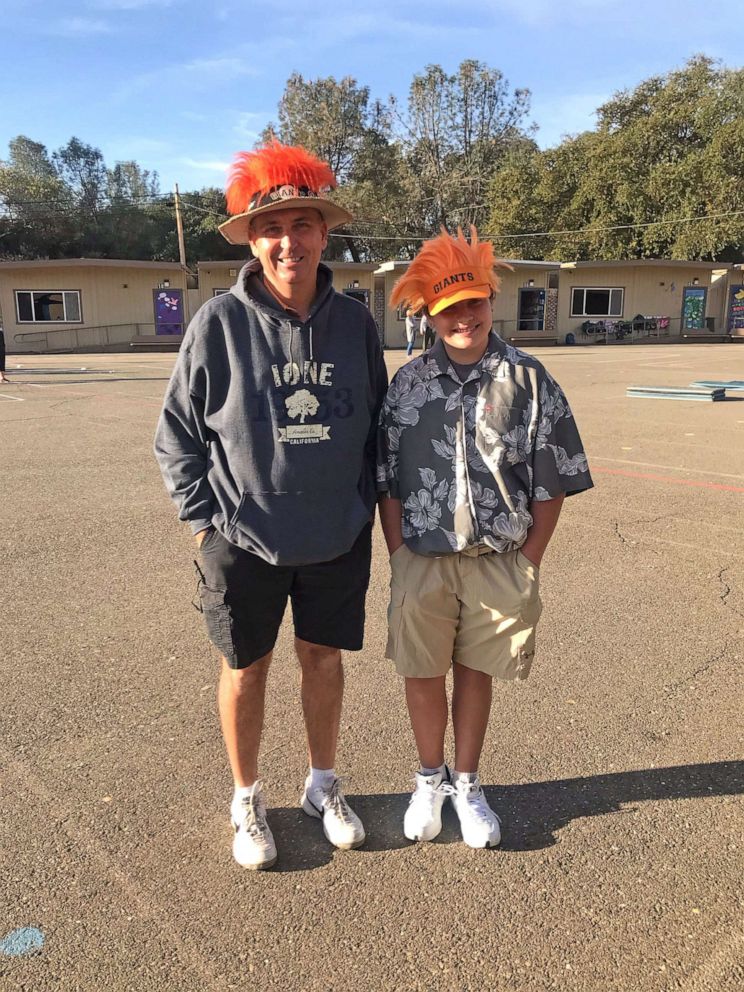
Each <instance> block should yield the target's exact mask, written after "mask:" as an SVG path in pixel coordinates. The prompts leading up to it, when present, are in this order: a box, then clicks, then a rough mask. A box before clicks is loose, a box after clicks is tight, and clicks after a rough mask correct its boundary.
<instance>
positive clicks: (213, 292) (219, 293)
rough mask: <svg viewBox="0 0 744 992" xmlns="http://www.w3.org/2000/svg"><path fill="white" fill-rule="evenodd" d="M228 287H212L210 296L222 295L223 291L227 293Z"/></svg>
mask: <svg viewBox="0 0 744 992" xmlns="http://www.w3.org/2000/svg"><path fill="white" fill-rule="evenodd" d="M229 292H230V290H229V289H213V290H212V296H224V295H225V293H229Z"/></svg>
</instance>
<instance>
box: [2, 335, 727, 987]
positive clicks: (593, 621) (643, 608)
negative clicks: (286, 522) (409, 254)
mask: <svg viewBox="0 0 744 992" xmlns="http://www.w3.org/2000/svg"><path fill="white" fill-rule="evenodd" d="M538 354H539V357H540V358H541V359H542V360H543V361H544V362H545V364H546V365H547V367H548V369H549V370H550V371H551V372H552V373H553V375H554V376H555V377H556V378H557V379H558V381H559V382H560V383H561V385H562V386H563V387H564V388H565V390H566V392H567V394H568V396H569V399H570V401H571V405H572V408H573V410H574V413H575V415H576V418H577V420H578V424H579V427H580V430H581V433H582V436H583V439H584V442H585V445H586V450H587V454H588V456H589V462H590V466H591V469H592V472H593V475H594V481H595V485H596V488H595V489H594V490H593V491H592V492H590V493H586V494H583V495H580V496H576V497H575V498H571V499H569V500H568V501H567V503H566V506H565V510H564V512H563V515H562V519H561V521H560V524H559V529H558V532H557V535H556V537H555V538H554V540H553V543H552V544H551V546H550V548H549V550H548V553H547V555H546V557H545V560H544V562H543V567H542V575H541V592H542V597H543V600H544V604H545V609H544V613H543V618H542V621H541V625H540V629H539V634H538V640H539V645H538V655H537V659H536V662H535V666H534V669H533V674H532V677H531V678H530V680H529V681H527V682H525V683H520V684H502V685H499V686H497V688H496V691H495V698H494V707H493V716H492V721H491V726H490V729H489V733H488V737H487V741H486V747H485V752H484V757H483V762H482V769H481V774H482V778H483V781H484V782H485V783H486V784H487V787H488V794H489V798H490V800H491V803H492V805H493V806H494V807H495V808H496V809H497V810H498V812H499V813H500V814H501V816H502V819H503V822H504V828H503V831H504V840H503V844H502V846H501V848H500V849H498V850H496V851H472V850H469V849H468V848H466V847H465V846H464V845H463V844H462V843H461V842H460V840H459V835H458V832H457V829H456V823H455V819H454V814H453V813H452V811H451V810H448V811H447V814H446V817H445V821H446V822H445V828H444V831H443V833H442V835H441V836H440V838H439V839H438V840H437V841H436V842H435V843H433V844H429V845H411V844H409V843H408V842H407V841H405V840H404V839H403V836H402V830H401V822H402V817H403V812H404V810H405V806H406V803H407V797H408V793H409V790H410V788H411V785H412V776H413V772H414V769H415V767H416V762H415V754H414V749H413V742H412V738H411V734H410V730H409V726H408V720H407V716H406V712H405V707H404V701H403V694H402V686H401V684H400V681H399V680H398V678H397V676H396V675H395V674H394V673H393V672H392V670H391V667H390V665H389V663H387V662H386V661H385V659H384V656H383V649H384V641H385V607H386V599H387V590H388V581H389V576H388V565H387V557H386V554H385V552H384V544H383V541H382V538H381V534H380V532H379V529H378V528H376V532H375V558H374V566H373V577H372V584H371V588H370V594H369V598H368V632H367V638H366V644H365V648H364V650H363V651H362V652H361V653H359V654H356V655H348V656H347V659H346V679H347V681H346V698H345V707H344V714H343V719H342V740H341V748H340V754H339V760H338V763H337V768H338V769H339V770H340V771H341V773H342V774H344V775H345V776H348V784H347V786H346V789H347V794H348V795H349V797H350V800H351V802H352V804H353V805H354V807H355V808H356V810H357V811H358V812H359V813H360V815H361V816H362V817H363V819H364V821H365V824H366V827H367V833H368V842H367V844H366V846H365V847H363V848H362V849H360V850H358V851H350V852H341V851H335V850H333V849H331V848H330V847H329V846H328V845H327V843H326V842H325V840H324V838H323V835H322V832H321V829H320V826H319V824H318V821H315V820H310V819H308V818H307V817H305V816H304V815H303V813H302V812H301V810H300V809H299V806H298V800H299V796H300V793H301V787H302V780H303V777H304V774H305V763H306V756H305V751H304V741H303V733H302V722H301V713H300V702H299V693H298V674H297V665H296V662H295V661H294V659H293V656H292V651H291V643H292V642H291V633H290V630H289V628H288V626H287V625H286V624H285V627H284V629H283V631H282V635H281V637H280V641H279V643H278V645H277V650H276V655H275V661H274V667H273V672H272V675H271V677H270V684H269V693H268V713H267V721H266V730H265V735H264V742H263V762H262V764H263V768H262V774H263V777H264V780H265V783H266V785H265V788H266V795H267V799H268V806H269V821H270V823H271V825H272V827H273V829H274V833H275V836H276V839H277V845H278V847H279V862H278V864H277V866H276V868H275V869H274V870H272V871H269V872H245V871H242V870H241V869H239V868H238V867H237V866H236V865H235V864H234V863H233V862H232V859H231V854H230V838H231V831H230V827H229V822H228V803H229V798H230V794H231V783H230V779H229V775H228V770H227V763H226V759H225V756H224V753H223V747H222V742H221V737H220V734H219V730H218V724H217V712H216V699H215V689H216V681H217V672H218V666H217V658H216V653H215V652H214V651H213V649H212V648H211V647H210V645H209V644H208V642H207V640H206V635H205V633H204V630H203V626H202V622H201V617H200V616H199V614H197V613H196V611H195V610H194V609H193V608H192V605H191V601H192V599H193V597H194V594H195V585H196V583H195V578H194V567H193V559H194V558H195V556H196V551H195V546H194V542H193V539H192V538H191V537H190V535H189V533H188V532H187V530H186V529H185V527H184V525H182V524H179V523H178V521H177V519H176V514H175V510H174V508H173V506H172V504H171V503H170V501H169V500H168V498H167V497H166V495H165V492H164V490H163V487H162V483H161V479H160V474H159V471H158V469H157V466H156V464H155V462H154V459H153V457H152V454H151V448H152V436H153V431H154V428H155V422H156V419H157V416H158V412H159V407H160V401H161V397H162V394H163V391H164V389H165V386H166V383H167V380H168V377H169V373H170V370H171V368H172V364H173V356H170V355H162V354H160V355H141V354H126V355H95V356H93V355H84V356H81V355H66V356H54V355H52V356H44V357H38V356H23V357H21V356H13V355H11V356H9V358H8V372H9V375H10V378H11V383H10V384H9V385H7V386H0V554H1V555H2V584H1V586H0V588H2V598H1V602H2V607H1V609H0V655H1V657H2V661H1V663H0V678H1V680H2V693H1V703H0V720H1V723H2V734H1V736H0V766H1V774H0V804H1V812H0V864H1V866H2V871H1V873H0V986H1V987H2V989H3V990H4V992H5V990H7V992H16V990H19V992H20V990H22V992H47V990H59V992H76V990H84V992H98V990H102V989H105V990H110V992H120V990H132V992H135V990H136V992H139V990H143V992H144V990H148V992H149V990H153V992H225V990H228V989H241V990H242V989H256V990H261V992H263V990H277V992H279V990H281V992H300V990H301V992H321V990H322V992H328V990H331V992H335V990H343V992H351V990H362V992H366V990H374V992H393V990H395V992H414V990H417V992H418V990H421V992H438V990H445V989H446V990H456V992H460V990H462V992H480V990H495V992H502V990H503V992H543V990H548V989H560V990H562V992H573V990H577V992H578V990H581V992H584V990H586V992H609V990H613V992H614V990H628V992H652V990H653V992H657V990H658V992H662V990H663V992H667V990H669V992H671V990H675V992H678V990H679V992H701V990H710V992H734V990H740V989H741V988H742V987H743V986H744V923H743V916H744V914H743V913H742V908H743V905H744V899H743V896H742V876H743V875H744V809H743V806H744V803H743V801H742V794H743V793H744V760H743V757H744V756H743V755H742V742H743V740H744V719H742V716H743V712H744V706H743V705H742V704H743V702H744V692H743V691H742V678H741V674H742V668H743V667H744V666H743V664H742V663H743V661H744V637H743V635H744V393H740V394H738V395H737V394H735V393H732V394H730V397H729V398H728V399H727V400H726V401H725V402H722V403H707V404H706V403H698V402H679V401H662V400H650V399H649V400H647V399H629V398H626V396H625V388H626V386H628V385H631V384H634V385H635V384H647V385H670V386H676V385H681V386H686V385H688V384H689V383H690V382H692V381H693V380H694V379H701V378H708V379H712V378H721V379H744V346H742V345H734V344H732V345H728V344H727V345H722V344H715V345H697V344H696V345H686V346H665V347H625V346H614V347H613V346H607V347H595V348H593V349H589V348H545V349H541V350H540V351H539V352H538ZM403 358H404V356H403V355H402V353H400V352H394V353H389V355H388V359H389V364H390V367H391V369H394V368H397V367H398V366H399V365H400V364H401V362H402V360H403ZM17 366H22V367H17ZM328 512H329V513H332V512H333V508H332V507H330V506H329V508H328Z"/></svg>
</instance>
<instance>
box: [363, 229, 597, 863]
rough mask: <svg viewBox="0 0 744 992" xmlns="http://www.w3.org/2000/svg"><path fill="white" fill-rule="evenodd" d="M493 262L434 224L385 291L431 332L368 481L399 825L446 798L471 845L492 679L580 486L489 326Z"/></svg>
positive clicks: (519, 367)
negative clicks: (410, 768)
mask: <svg viewBox="0 0 744 992" xmlns="http://www.w3.org/2000/svg"><path fill="white" fill-rule="evenodd" d="M495 265H496V262H495V259H494V253H493V246H492V245H490V244H489V243H488V242H482V241H479V240H478V236H477V232H476V230H475V228H474V227H473V228H471V240H470V243H468V242H467V241H466V240H465V238H464V237H463V235H462V232H461V231H459V232H458V236H457V237H451V236H450V235H449V234H447V233H446V232H444V231H443V232H442V234H440V235H439V236H438V237H436V238H434V239H432V240H431V241H427V242H425V244H424V245H423V247H422V248H421V250H420V252H419V253H418V255H417V256H416V258H415V259H414V260H413V261H412V262H411V264H410V265H409V267H408V269H407V271H406V273H405V275H404V276H402V278H401V279H399V280H398V282H397V283H396V284H395V286H394V287H393V293H392V296H391V299H390V303H391V306H398V305H401V304H402V305H405V306H409V307H412V308H414V309H416V308H418V307H420V306H422V305H423V306H424V307H425V308H426V315H427V319H428V321H429V323H430V324H431V326H432V327H433V328H434V330H435V331H436V335H437V340H436V343H435V344H434V346H433V347H432V348H431V350H430V351H427V352H425V353H424V354H423V355H421V356H420V357H418V358H415V359H414V360H413V361H412V362H409V363H408V364H407V365H404V366H403V368H401V369H400V370H399V372H398V373H397V375H396V376H395V378H394V379H393V381H392V383H391V385H390V389H389V390H388V394H387V398H386V401H385V404H384V405H383V409H382V414H381V418H380V444H379V465H378V476H377V477H378V488H379V489H380V492H381V493H382V494H383V495H382V497H381V500H380V519H381V522H382V527H383V532H384V534H385V539H386V541H387V545H388V550H389V552H390V568H391V572H392V582H391V592H390V608H389V611H388V621H389V636H388V643H387V651H386V654H387V657H388V658H389V659H391V660H392V661H393V662H394V663H395V667H396V671H397V672H398V674H400V675H402V676H403V677H404V678H405V692H406V702H407V704H408V712H409V715H410V718H411V725H412V728H413V733H414V737H415V739H416V746H417V749H418V754H419V761H420V767H419V771H418V773H417V774H416V788H415V790H414V793H413V795H412V797H411V802H410V804H409V806H408V809H407V811H406V814H405V818H404V821H403V832H404V834H405V836H406V837H407V838H408V839H409V840H418V841H430V840H433V839H434V837H436V836H437V834H438V833H439V832H440V830H441V828H442V817H441V813H442V806H443V804H444V802H445V801H446V799H447V798H448V797H451V799H452V804H453V806H454V808H455V812H456V813H457V816H458V819H459V821H460V829H461V832H462V837H463V840H464V841H465V843H466V844H467V845H468V846H470V847H474V848H484V847H496V846H497V845H498V844H499V842H500V839H501V830H500V820H499V817H498V815H497V814H496V813H495V812H494V811H493V810H492V809H491V807H490V806H489V804H488V801H487V799H486V796H485V793H484V792H483V789H482V788H481V784H480V779H479V777H478V765H479V761H480V756H481V750H482V747H483V742H484V740H485V735H486V730H487V727H488V721H489V716H490V712H491V694H492V682H493V679H495V678H496V679H504V680H510V679H526V678H527V676H528V675H529V672H530V669H531V667H532V663H533V659H534V654H535V630H536V627H537V623H538V620H539V618H540V612H541V608H542V606H541V601H540V595H539V568H540V563H541V561H542V557H543V554H544V553H545V549H546V548H547V546H548V542H549V541H550V538H551V536H552V534H553V530H554V528H555V526H556V524H557V522H558V517H559V515H560V512H561V508H562V506H563V501H564V499H565V497H566V496H570V495H572V494H575V493H580V492H583V491H585V490H587V489H590V488H591V486H592V479H591V475H590V474H589V467H588V465H587V460H586V456H585V454H584V450H583V446H582V443H581V438H580V437H579V433H578V430H577V428H576V424H575V421H574V418H573V415H572V413H571V410H570V408H569V405H568V402H567V400H566V398H565V396H564V394H563V392H562V391H561V389H560V387H559V386H558V384H557V383H556V382H555V380H554V379H552V377H551V376H550V375H549V374H548V372H547V371H546V369H545V368H544V367H543V366H542V365H541V364H540V362H539V361H537V359H535V358H532V357H531V356H530V355H527V354H525V353H524V352H521V351H517V350H516V349H515V348H512V347H511V346H510V345H508V344H505V342H504V341H502V340H501V338H500V337H499V336H498V335H497V334H495V333H494V331H493V330H492V324H493V315H492V312H491V300H492V297H493V294H494V292H497V291H498V288H499V278H498V276H497V275H496V273H495V271H494V268H495ZM450 669H452V674H453V693H452V723H453V729H454V742H455V760H454V767H453V768H452V770H451V771H450V767H449V766H448V765H447V764H446V763H445V754H444V747H445V735H446V729H447V723H448V716H449V714H448V700H447V690H446V677H447V674H448V672H449V670H450Z"/></svg>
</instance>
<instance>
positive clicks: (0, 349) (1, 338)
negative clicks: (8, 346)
mask: <svg viewBox="0 0 744 992" xmlns="http://www.w3.org/2000/svg"><path fill="white" fill-rule="evenodd" d="M0 382H10V379H8V377H7V375H6V374H5V334H3V329H2V327H0Z"/></svg>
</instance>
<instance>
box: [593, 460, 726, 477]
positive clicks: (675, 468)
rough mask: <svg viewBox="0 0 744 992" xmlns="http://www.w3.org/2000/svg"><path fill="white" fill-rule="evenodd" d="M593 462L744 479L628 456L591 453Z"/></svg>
mask: <svg viewBox="0 0 744 992" xmlns="http://www.w3.org/2000/svg"><path fill="white" fill-rule="evenodd" d="M592 460H593V461H595V462H617V463H618V464H619V465H642V466H643V467H644V468H666V469H670V470H671V471H672V472H692V474H693V475H715V476H718V477H719V478H721V479H744V475H731V474H730V473H728V472H710V471H709V470H708V469H706V468H690V467H689V466H687V465H659V464H658V463H657V462H634V461H631V460H630V459H629V458H607V457H604V456H603V455H592Z"/></svg>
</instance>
